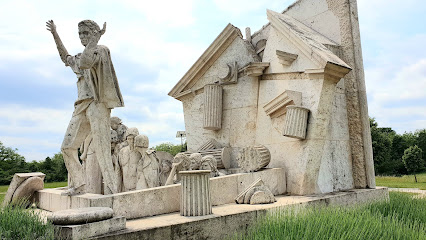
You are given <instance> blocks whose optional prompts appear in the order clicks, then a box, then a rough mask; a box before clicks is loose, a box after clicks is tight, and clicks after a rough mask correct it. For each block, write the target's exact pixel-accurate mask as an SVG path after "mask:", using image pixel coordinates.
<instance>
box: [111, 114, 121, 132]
mask: <svg viewBox="0 0 426 240" xmlns="http://www.w3.org/2000/svg"><path fill="white" fill-rule="evenodd" d="M110 121H111V128H112V129H113V130H116V131H117V128H118V126H119V125H120V124H121V119H120V118H119V117H111V120H110Z"/></svg>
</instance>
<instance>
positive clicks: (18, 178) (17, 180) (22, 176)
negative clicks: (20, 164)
mask: <svg viewBox="0 0 426 240" xmlns="http://www.w3.org/2000/svg"><path fill="white" fill-rule="evenodd" d="M45 176H46V175H45V174H44V173H41V172H33V173H15V175H14V176H13V178H12V181H11V182H10V185H9V188H8V189H7V193H6V196H5V197H4V200H3V206H5V205H7V204H9V203H10V202H11V201H12V198H13V194H14V193H15V191H16V190H17V188H18V187H19V186H20V185H21V184H22V183H23V182H24V181H25V180H27V179H28V178H30V177H39V178H41V180H44V177H45ZM37 190H40V189H37Z"/></svg>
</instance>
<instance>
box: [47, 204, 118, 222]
mask: <svg viewBox="0 0 426 240" xmlns="http://www.w3.org/2000/svg"><path fill="white" fill-rule="evenodd" d="M113 215H114V211H113V210H112V209H111V208H107V207H89V208H76V209H68V210H61V211H57V212H54V213H53V214H52V215H50V216H48V220H49V221H51V222H52V223H53V224H55V225H78V224H84V223H91V222H99V221H102V220H106V219H110V218H112V216H113Z"/></svg>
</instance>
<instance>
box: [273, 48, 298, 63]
mask: <svg viewBox="0 0 426 240" xmlns="http://www.w3.org/2000/svg"><path fill="white" fill-rule="evenodd" d="M276 54H277V57H278V61H279V62H280V63H281V64H282V65H285V66H290V65H291V64H292V63H293V62H294V60H296V59H297V55H296V54H292V53H288V52H283V51H280V50H277V51H276Z"/></svg>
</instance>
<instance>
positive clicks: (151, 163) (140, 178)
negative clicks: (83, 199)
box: [80, 117, 224, 194]
mask: <svg viewBox="0 0 426 240" xmlns="http://www.w3.org/2000/svg"><path fill="white" fill-rule="evenodd" d="M111 128H112V129H111V159H112V162H113V166H114V177H115V178H116V180H117V182H118V189H119V191H120V192H127V191H133V190H141V189H146V188H152V187H159V186H164V185H170V184H174V183H179V182H180V175H179V171H188V170H211V177H217V176H222V175H224V174H223V173H221V172H219V171H218V170H217V161H216V159H215V157H214V156H213V155H207V156H204V157H203V156H202V155H201V154H200V153H192V154H189V153H178V154H177V155H176V156H175V157H174V158H173V156H171V155H168V154H162V152H159V153H157V152H156V151H154V150H151V149H149V139H148V137H147V136H146V135H144V134H139V131H138V129H137V128H127V127H126V125H124V124H123V123H122V121H121V119H120V118H118V117H112V118H111ZM91 142H92V137H91V135H89V136H87V138H86V139H85V141H84V142H83V144H82V146H81V147H80V152H81V156H80V159H81V161H82V164H83V168H84V170H85V171H86V174H85V176H86V188H85V190H86V192H87V193H97V194H101V193H103V194H110V193H111V192H109V191H108V188H105V187H103V179H102V173H101V170H100V167H99V164H98V161H97V160H96V154H95V151H94V149H93V147H92V144H91Z"/></svg>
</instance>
